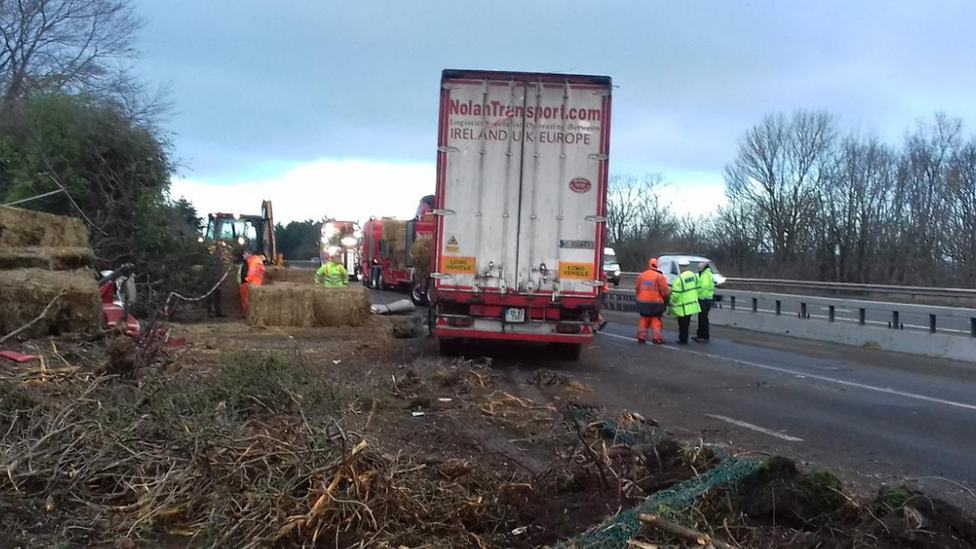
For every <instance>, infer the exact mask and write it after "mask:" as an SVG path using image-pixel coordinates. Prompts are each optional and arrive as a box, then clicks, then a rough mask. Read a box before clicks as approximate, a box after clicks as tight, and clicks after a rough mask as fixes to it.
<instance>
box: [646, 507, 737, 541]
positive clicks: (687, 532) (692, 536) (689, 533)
mask: <svg viewBox="0 0 976 549" xmlns="http://www.w3.org/2000/svg"><path fill="white" fill-rule="evenodd" d="M639 518H640V521H641V522H643V523H644V524H649V525H651V526H653V527H654V528H657V529H658V530H660V531H662V532H664V533H665V534H669V535H672V536H674V537H676V538H681V539H684V540H687V541H690V542H692V543H697V544H698V545H701V546H708V545H709V544H711V545H713V546H715V549H735V547H733V546H731V545H729V544H728V543H725V542H724V541H719V540H717V539H712V538H711V537H710V536H709V535H708V534H703V533H701V532H698V531H697V530H692V529H691V528H687V527H685V526H681V525H680V524H675V523H673V522H671V521H670V520H668V519H666V518H663V517H659V516H657V515H644V514H642V515H640V517H639Z"/></svg>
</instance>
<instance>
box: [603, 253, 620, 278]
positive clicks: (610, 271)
mask: <svg viewBox="0 0 976 549" xmlns="http://www.w3.org/2000/svg"><path fill="white" fill-rule="evenodd" d="M603 272H604V274H606V275H607V282H609V283H610V284H613V285H614V286H615V287H616V286H620V263H617V252H615V251H613V248H604V249H603Z"/></svg>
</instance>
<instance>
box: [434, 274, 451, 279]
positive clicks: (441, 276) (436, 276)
mask: <svg viewBox="0 0 976 549" xmlns="http://www.w3.org/2000/svg"><path fill="white" fill-rule="evenodd" d="M430 277H431V278H434V279H437V280H447V279H449V278H453V277H452V276H451V275H450V274H447V273H430Z"/></svg>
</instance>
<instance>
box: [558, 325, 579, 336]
mask: <svg viewBox="0 0 976 549" xmlns="http://www.w3.org/2000/svg"><path fill="white" fill-rule="evenodd" d="M582 331H583V327H582V326H581V325H579V324H570V323H567V322H560V323H559V324H556V333H557V334H578V333H580V332H582Z"/></svg>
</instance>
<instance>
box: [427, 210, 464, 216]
mask: <svg viewBox="0 0 976 549" xmlns="http://www.w3.org/2000/svg"><path fill="white" fill-rule="evenodd" d="M430 213H432V214H434V215H454V214H456V213H457V212H455V211H454V210H432V211H431V212H430Z"/></svg>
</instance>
